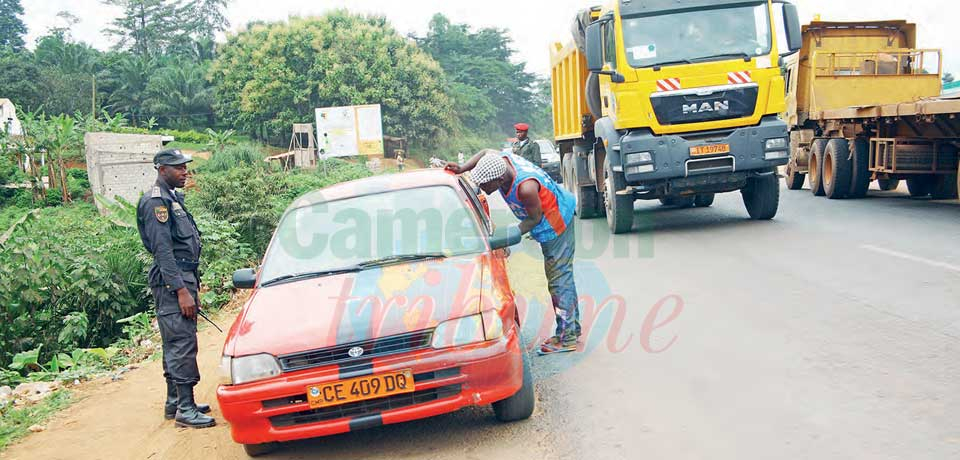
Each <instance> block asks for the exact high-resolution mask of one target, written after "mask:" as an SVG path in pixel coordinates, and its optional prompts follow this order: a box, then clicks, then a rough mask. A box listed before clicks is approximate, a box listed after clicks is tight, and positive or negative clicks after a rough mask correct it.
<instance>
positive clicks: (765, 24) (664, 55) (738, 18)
mask: <svg viewBox="0 0 960 460" xmlns="http://www.w3.org/2000/svg"><path fill="white" fill-rule="evenodd" d="M623 41H624V45H625V49H626V50H627V61H628V63H629V64H630V66H631V67H635V68H637V67H652V66H656V65H662V64H676V63H683V64H685V63H693V62H703V61H709V60H714V59H717V60H719V59H731V58H736V57H754V56H762V55H764V54H768V53H770V47H771V44H770V43H771V39H770V17H769V16H768V13H767V6H766V4H758V5H756V6H749V5H748V6H738V7H732V8H716V9H708V10H697V11H690V12H686V13H670V14H664V15H657V16H645V17H636V18H625V19H624V20H623Z"/></svg>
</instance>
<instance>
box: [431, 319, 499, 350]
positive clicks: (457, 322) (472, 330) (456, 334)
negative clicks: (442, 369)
mask: <svg viewBox="0 0 960 460" xmlns="http://www.w3.org/2000/svg"><path fill="white" fill-rule="evenodd" d="M502 336H503V321H502V320H500V315H499V314H497V312H496V311H493V310H489V311H485V312H483V313H478V314H476V315H471V316H465V317H463V318H457V319H452V320H450V321H444V322H442V323H440V325H439V326H437V328H436V329H434V330H433V342H432V343H431V346H432V347H433V348H450V347H457V346H460V345H468V344H471V343H479V342H485V341H487V340H494V339H499V338H500V337H502Z"/></svg>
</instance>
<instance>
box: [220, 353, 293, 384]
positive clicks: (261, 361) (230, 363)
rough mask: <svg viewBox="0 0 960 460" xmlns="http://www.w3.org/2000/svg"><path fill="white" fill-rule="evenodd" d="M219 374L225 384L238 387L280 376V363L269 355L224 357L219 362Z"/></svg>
mask: <svg viewBox="0 0 960 460" xmlns="http://www.w3.org/2000/svg"><path fill="white" fill-rule="evenodd" d="M220 373H221V377H222V380H223V381H224V382H225V384H228V385H239V384H241V383H249V382H256V381H257V380H264V379H268V378H270V377H276V376H278V375H280V363H279V362H277V358H274V357H273V356H272V355H269V354H260V355H251V356H241V357H239V358H233V357H230V356H224V357H223V359H222V360H221V361H220ZM227 382H229V383H227Z"/></svg>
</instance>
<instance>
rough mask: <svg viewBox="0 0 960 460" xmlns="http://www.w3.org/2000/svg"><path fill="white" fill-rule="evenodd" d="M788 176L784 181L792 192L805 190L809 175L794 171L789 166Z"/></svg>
mask: <svg viewBox="0 0 960 460" xmlns="http://www.w3.org/2000/svg"><path fill="white" fill-rule="evenodd" d="M786 173H787V174H786V175H785V176H784V180H785V181H786V182H787V188H788V189H790V190H800V189H802V188H803V181H804V180H806V178H807V175H806V174H804V173H802V172H797V170H796V169H793V167H792V166H790V165H787V171H786Z"/></svg>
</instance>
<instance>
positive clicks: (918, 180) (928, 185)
mask: <svg viewBox="0 0 960 460" xmlns="http://www.w3.org/2000/svg"><path fill="white" fill-rule="evenodd" d="M907 190H909V191H910V196H912V197H914V198H923V197H925V196H927V195H929V194H930V192H931V191H932V190H933V178H932V177H930V176H916V177H911V178H909V179H907Z"/></svg>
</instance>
